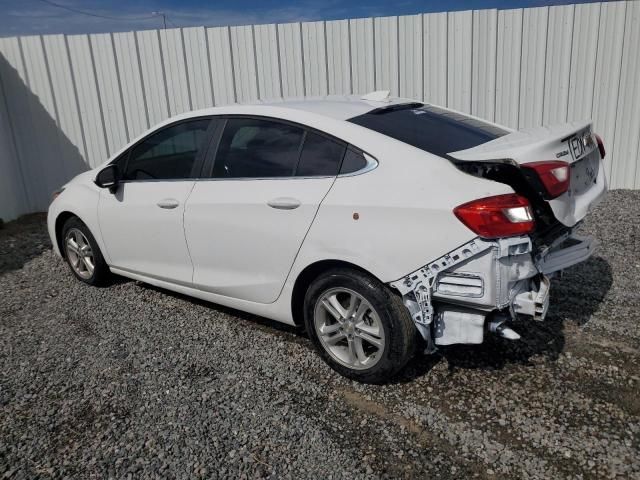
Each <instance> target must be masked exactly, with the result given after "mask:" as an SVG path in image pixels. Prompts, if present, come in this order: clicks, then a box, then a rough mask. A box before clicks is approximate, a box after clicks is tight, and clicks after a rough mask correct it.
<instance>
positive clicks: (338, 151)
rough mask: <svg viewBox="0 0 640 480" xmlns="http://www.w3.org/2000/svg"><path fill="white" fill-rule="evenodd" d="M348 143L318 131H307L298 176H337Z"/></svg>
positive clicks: (297, 170)
mask: <svg viewBox="0 0 640 480" xmlns="http://www.w3.org/2000/svg"><path fill="white" fill-rule="evenodd" d="M345 149H346V145H345V144H343V143H339V142H336V141H333V140H331V139H329V138H327V137H324V136H322V135H318V134H317V133H313V132H307V134H306V135H305V139H304V144H303V146H302V153H301V155H300V162H299V163H298V168H297V169H296V176H298V177H316V176H323V177H326V176H336V175H337V174H338V170H339V169H340V162H342V157H343V156H344V152H345Z"/></svg>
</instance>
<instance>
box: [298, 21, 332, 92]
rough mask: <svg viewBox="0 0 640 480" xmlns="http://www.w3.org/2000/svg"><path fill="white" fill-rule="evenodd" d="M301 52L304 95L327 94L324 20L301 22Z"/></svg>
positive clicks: (327, 78)
mask: <svg viewBox="0 0 640 480" xmlns="http://www.w3.org/2000/svg"><path fill="white" fill-rule="evenodd" d="M302 52H303V57H304V80H305V89H306V92H305V93H306V95H308V96H311V97H313V96H320V95H327V94H328V93H329V90H328V84H329V77H328V73H327V41H326V38H325V22H303V23H302Z"/></svg>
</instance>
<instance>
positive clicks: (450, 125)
mask: <svg viewBox="0 0 640 480" xmlns="http://www.w3.org/2000/svg"><path fill="white" fill-rule="evenodd" d="M349 121H350V122H352V123H355V124H357V125H361V126H363V127H366V128H369V129H371V130H375V131H376V132H379V133H382V134H384V135H387V136H389V137H391V138H394V139H396V140H400V141H401V142H404V143H408V144H409V145H411V146H414V147H416V148H419V149H421V150H424V151H426V152H429V153H432V154H434V155H438V156H440V157H445V158H449V159H451V157H449V156H448V155H447V153H450V152H456V151H458V150H465V149H467V148H472V147H476V146H478V145H481V144H483V143H486V142H489V141H491V140H495V139H496V138H498V137H501V136H503V135H506V134H507V133H509V132H508V131H506V130H504V129H501V128H498V127H495V126H494V125H491V124H489V123H486V122H483V121H481V120H477V119H474V118H469V117H467V116H465V115H462V114H459V113H454V112H450V111H448V110H444V109H441V108H438V107H435V106H432V105H422V104H410V105H396V106H392V107H386V108H385V107H383V108H380V109H376V110H372V111H371V112H367V113H365V114H364V115H359V116H357V117H353V118H351V119H349Z"/></svg>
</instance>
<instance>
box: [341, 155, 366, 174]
mask: <svg viewBox="0 0 640 480" xmlns="http://www.w3.org/2000/svg"><path fill="white" fill-rule="evenodd" d="M366 166H367V159H366V158H364V155H363V154H362V152H360V151H358V150H354V149H352V148H347V153H345V155H344V160H343V161H342V168H340V174H341V175H343V174H345V173H353V172H357V171H358V170H362V169H363V168H364V167H366Z"/></svg>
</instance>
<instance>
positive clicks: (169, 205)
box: [157, 198, 180, 210]
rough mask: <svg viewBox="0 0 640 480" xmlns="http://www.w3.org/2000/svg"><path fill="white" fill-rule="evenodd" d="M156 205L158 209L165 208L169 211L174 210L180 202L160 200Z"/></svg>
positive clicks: (168, 199)
mask: <svg viewBox="0 0 640 480" xmlns="http://www.w3.org/2000/svg"><path fill="white" fill-rule="evenodd" d="M157 205H158V206H159V207H160V208H165V209H167V210H171V209H172V208H176V207H177V206H178V205H180V202H179V201H178V200H176V199H174V198H164V199H162V200H160V201H159V202H158V203H157Z"/></svg>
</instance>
